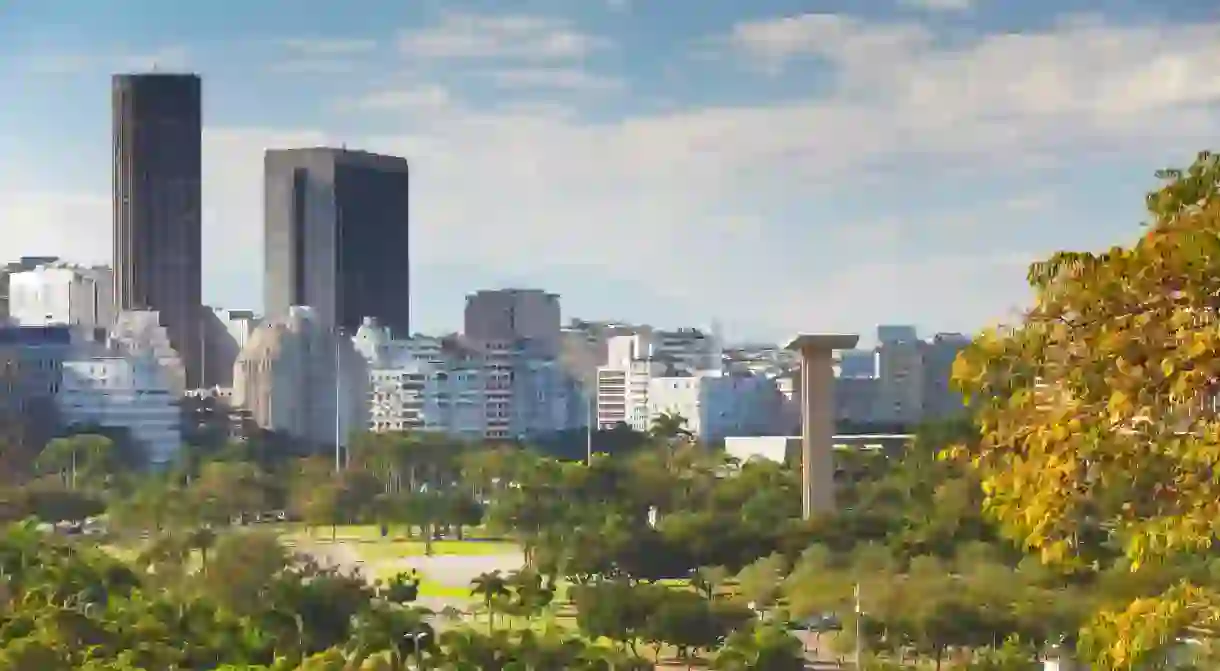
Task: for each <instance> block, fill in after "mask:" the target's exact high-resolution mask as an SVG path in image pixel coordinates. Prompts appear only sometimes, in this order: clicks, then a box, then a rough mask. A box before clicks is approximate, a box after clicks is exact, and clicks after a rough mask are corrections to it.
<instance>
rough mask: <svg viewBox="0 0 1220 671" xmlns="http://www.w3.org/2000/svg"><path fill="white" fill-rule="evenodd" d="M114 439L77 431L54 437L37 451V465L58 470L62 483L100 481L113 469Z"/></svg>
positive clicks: (71, 484) (115, 466)
mask: <svg viewBox="0 0 1220 671" xmlns="http://www.w3.org/2000/svg"><path fill="white" fill-rule="evenodd" d="M116 458H117V455H116V453H115V449H114V443H113V442H112V441H111V440H110V439H109V438H107V437H105V436H99V435H96V434H78V435H74V436H68V437H65V438H56V439H54V440H52V441H50V442H48V443H47V445H46V447H44V448H43V450H42V452H41V453H40V454H39V455H38V467H39V468H41V469H44V470H49V471H52V472H56V473H59V474H60V475H61V477H62V478H63V482H64V484H65V485H66V486H67V487H69V488H71V489H76V487H77V484H78V479H79V481H80V482H81V483H85V484H89V485H100V484H102V483H103V482H104V480H105V479H106V478H107V477H108V476H110V475H113V474H114V472H115V471H116V470H117V464H116Z"/></svg>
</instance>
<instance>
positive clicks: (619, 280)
mask: <svg viewBox="0 0 1220 671" xmlns="http://www.w3.org/2000/svg"><path fill="white" fill-rule="evenodd" d="M306 4H309V3H306ZM613 4H615V6H614V7H611V6H609V5H605V4H601V3H580V4H579V6H575V5H573V4H572V3H559V2H554V1H549V2H536V3H532V4H530V5H528V7H527V6H526V5H525V4H521V3H512V6H511V7H510V8H505V9H501V10H500V11H499V12H492V11H490V10H489V9H488V5H487V4H486V3H483V4H479V3H464V4H461V5H458V4H455V3H447V4H445V5H444V6H443V7H444V9H442V6H441V5H439V4H434V3H422V4H420V5H419V6H413V7H412V8H411V9H409V10H408V9H401V8H394V7H391V6H389V5H388V4H383V3H380V2H372V1H370V2H369V3H368V8H369V11H364V12H338V11H337V10H335V9H333V8H331V7H329V6H328V5H324V4H317V5H309V6H308V7H306V8H301V7H299V6H296V5H294V7H297V8H296V9H295V10H294V11H291V12H289V11H286V9H285V8H286V5H283V4H282V3H277V2H270V3H267V5H266V6H265V7H260V8H259V9H257V10H253V9H252V10H250V11H249V12H246V13H244V14H243V15H242V16H237V17H234V16H231V15H230V14H229V13H228V12H223V11H219V10H216V9H214V8H207V7H190V8H183V9H181V11H179V10H175V11H173V12H172V13H171V12H170V11H169V10H168V9H166V8H164V7H161V6H158V5H155V4H153V3H142V2H136V1H134V0H125V1H121V2H116V3H113V4H112V5H108V6H107V7H106V8H104V10H103V9H102V8H95V7H92V6H88V5H85V4H82V5H80V6H79V7H76V8H75V10H76V11H71V10H67V9H65V8H63V7H62V6H61V7H59V8H54V7H49V6H40V5H38V4H23V5H19V6H16V7H11V8H8V9H6V14H5V23H4V24H3V25H0V36H4V35H7V34H8V33H9V31H12V35H14V36H17V37H18V38H19V39H11V40H0V45H3V46H0V74H2V75H4V76H3V77H2V78H0V79H3V80H4V81H6V82H8V83H7V84H5V85H4V87H5V88H3V89H0V94H2V95H4V96H5V99H6V100H10V101H14V102H13V104H9V105H6V106H5V108H4V109H0V213H2V216H4V217H5V225H6V236H5V239H4V240H0V256H2V257H4V258H16V257H17V256H20V255H22V254H27V255H28V254H58V255H61V256H64V257H65V258H68V259H70V260H74V261H81V262H96V261H102V262H106V261H109V259H107V258H105V254H106V250H108V249H109V248H110V244H109V231H110V206H109V198H108V197H107V194H108V193H109V185H108V184H106V181H107V180H108V179H109V174H110V169H109V165H108V163H107V161H108V152H109V139H108V133H107V132H106V127H107V125H108V120H107V119H106V112H105V110H106V92H105V89H106V86H107V84H108V82H109V75H110V74H111V73H112V72H113V71H121V70H138V69H142V68H147V67H150V66H152V65H157V66H158V68H159V69H161V70H170V69H173V70H177V69H184V70H192V71H199V72H200V73H201V74H202V76H203V77H204V81H205V84H204V87H205V90H206V91H207V92H208V93H207V97H206V98H205V102H204V108H205V113H204V120H205V127H204V184H203V190H204V202H203V220H204V254H203V256H204V296H203V299H204V302H206V303H210V304H216V305H221V306H224V307H231V308H252V309H258V310H260V311H261V310H263V309H264V308H265V306H263V305H262V304H261V303H262V301H261V296H262V291H261V287H262V265H261V258H262V241H261V235H260V231H261V230H262V216H261V212H262V203H261V195H260V194H261V192H262V181H261V156H262V152H263V150H264V149H268V148H284V147H293V146H311V145H323V144H329V145H334V146H338V145H340V144H343V143H346V144H348V145H349V146H351V147H353V148H359V149H367V150H370V151H378V152H384V153H390V154H396V155H401V156H404V157H406V158H407V159H408V160H409V161H411V162H412V165H413V166H418V171H419V179H418V181H417V182H416V185H417V186H418V189H417V190H416V193H417V194H418V199H417V200H416V199H415V196H414V195H413V208H414V212H413V217H412V218H413V220H414V221H416V222H419V226H418V229H417V232H416V238H415V240H414V241H413V242H414V243H415V251H416V253H417V255H418V258H413V259H412V262H413V265H414V266H415V271H414V275H413V285H414V286H415V287H417V288H419V290H418V291H414V292H412V293H413V294H414V295H413V296H412V301H413V303H414V310H413V313H414V314H415V315H418V319H416V320H413V321H414V322H415V324H414V325H413V327H415V326H417V327H418V330H422V331H433V332H435V331H440V330H452V329H453V328H454V327H455V326H456V325H458V324H460V323H461V314H460V313H461V309H462V297H464V296H465V295H466V294H467V293H470V292H472V291H474V290H476V289H479V288H484V287H498V286H506V285H515V286H532V287H539V288H543V289H546V290H548V291H554V292H556V293H559V294H561V295H562V296H563V300H564V306H565V313H566V315H582V316H588V317H607V318H621V319H627V320H631V321H636V322H649V323H661V324H667V325H668V324H707V323H708V322H710V321H711V319H712V318H719V319H720V320H721V321H722V322H723V323H724V325H725V327H726V332H727V334H728V335H729V336H730V337H731V338H732V339H733V340H760V339H762V340H773V341H774V340H779V339H781V337H782V336H783V335H784V334H785V333H787V332H791V331H797V330H808V329H828V330H829V329H834V330H848V331H853V332H860V333H862V334H863V333H866V332H868V331H869V330H871V328H870V325H872V324H877V323H887V322H889V323H913V324H916V325H918V326H919V327H920V330H921V331H923V332H931V331H934V330H964V331H972V330H974V329H976V328H979V327H981V326H984V325H985V323H986V321H988V320H990V319H993V318H998V317H1002V316H1003V315H1004V314H1005V312H1006V311H1007V309H1008V308H1009V306H1011V305H1013V304H1015V303H1017V302H1019V301H1021V300H1022V297H1023V296H1024V294H1025V290H1024V288H1023V282H1022V278H1023V275H1024V272H1023V268H1022V265H1023V264H1024V263H1025V262H1027V261H1031V260H1034V259H1035V258H1037V257H1038V256H1040V255H1045V254H1047V253H1049V252H1051V251H1053V250H1055V249H1059V248H1071V249H1075V248H1098V247H1104V246H1108V245H1109V244H1113V243H1119V242H1123V241H1126V240H1129V239H1131V238H1132V237H1134V236H1135V235H1137V234H1138V231H1139V229H1138V225H1137V223H1138V221H1139V220H1140V219H1141V218H1142V210H1141V203H1140V195H1141V194H1142V192H1143V191H1145V190H1147V189H1149V188H1151V187H1152V186H1153V185H1154V183H1155V180H1154V178H1153V176H1152V172H1153V171H1154V170H1155V169H1156V168H1159V167H1163V166H1164V165H1170V164H1182V163H1185V162H1186V161H1188V160H1189V158H1190V156H1191V155H1192V154H1193V152H1194V151H1196V150H1198V149H1201V148H1204V147H1206V146H1207V144H1208V143H1209V142H1211V141H1213V140H1214V138H1215V137H1218V136H1220V123H1218V119H1217V113H1216V109H1215V101H1216V100H1217V98H1220V87H1217V86H1213V85H1211V83H1212V82H1214V81H1215V75H1214V71H1213V70H1212V69H1209V68H1208V67H1207V64H1208V63H1214V62H1216V60H1217V59H1218V58H1220V54H1218V53H1217V50H1218V49H1220V47H1217V46H1216V42H1215V40H1213V39H1212V37H1214V35H1215V34H1216V30H1217V27H1218V26H1217V25H1216V24H1214V23H1207V22H1206V21H1204V20H1203V19H1205V18H1206V17H1204V15H1203V14H1202V12H1203V10H1205V7H1204V6H1203V5H1202V4H1201V3H1177V4H1176V5H1175V6H1174V7H1173V8H1166V9H1161V10H1158V12H1157V13H1151V10H1147V9H1143V10H1137V9H1135V8H1133V7H1132V6H1128V5H1124V6H1122V7H1119V8H1112V9H1111V10H1110V11H1108V12H1098V11H1094V12H1093V15H1092V16H1091V17H1081V16H1080V15H1079V14H1080V12H1081V11H1084V10H1090V9H1092V10H1096V9H1097V8H1096V7H1095V5H1096V4H1097V3H1084V2H1069V3H1057V4H1056V7H1058V8H1059V9H1057V10H1051V9H1049V7H1050V5H1049V3H1040V2H1032V3H1021V4H1020V5H1017V4H1014V3H1009V2H978V3H969V2H958V3H943V2H941V3H925V4H928V5H933V4H935V5H939V6H941V7H948V6H949V5H951V4H952V5H957V6H965V9H961V10H958V11H952V10H951V9H944V10H942V11H939V12H938V11H932V10H930V9H927V8H919V7H916V6H914V5H917V4H919V3H916V2H913V1H912V2H906V3H899V2H894V3H889V2H878V3H870V4H869V6H868V7H866V8H862V9H857V10H855V11H856V13H854V14H849V13H847V12H846V11H839V12H837V13H836V12H835V11H834V10H835V8H834V7H832V6H829V5H828V6H827V7H826V8H825V11H826V12H827V13H826V14H822V15H801V14H800V12H801V10H802V9H803V10H805V11H808V7H807V6H804V7H802V6H800V5H799V3H795V2H786V1H778V0H775V1H770V2H760V3H755V4H752V5H751V7H750V8H749V9H746V8H744V7H742V6H741V5H740V4H730V3H725V2H709V3H701V4H700V7H701V8H705V10H706V11H702V12H695V13H689V12H687V13H682V12H676V13H675V14H674V15H673V16H671V15H669V14H667V13H666V12H665V11H663V10H661V9H659V8H658V6H657V5H656V4H655V3H651V2H633V3H613ZM971 4H973V6H970V5H971ZM690 6H691V5H676V6H675V5H667V7H671V8H673V7H678V8H683V7H684V8H689V7H690ZM845 6H846V5H844V6H843V7H845ZM840 8H842V7H840ZM527 9H529V10H530V12H531V13H529V14H526V13H525V12H526V10H527ZM675 19H682V20H681V21H677V20H675ZM1192 21H1193V23H1192ZM35 24H38V25H37V28H35ZM1017 31H1020V32H1024V33H1026V35H1023V36H1018V35H1014V34H1011V33H1013V32H1017ZM86 33H88V34H95V33H100V34H105V35H107V36H108V37H107V39H106V40H104V41H103V42H102V46H100V47H96V48H90V49H89V50H84V47H82V46H81V45H84V44H94V43H96V41H88V40H82V39H81V36H82V35H84V34H86ZM1030 59H1035V60H1036V61H1037V62H1036V63H1031V62H1030ZM1034 66H1037V67H1034ZM1158 68H1159V69H1158ZM1196 68H1200V69H1196ZM979 72H982V73H986V75H985V76H980V75H978V74H972V73H979ZM1048 72H1049V73H1052V75H1049V76H1048V75H1046V74H1045V73H1048ZM1035 73H1043V74H1042V75H1040V76H1039V75H1036V74H1035ZM1175 73H1177V74H1175ZM1181 82H1190V83H1191V84H1190V85H1189V86H1185V85H1182V84H1181ZM996 119H1003V122H1002V123H997V122H996ZM998 156H1003V157H1004V159H1003V160H1002V161H1001V160H997V157H998ZM877 193H884V194H885V197H882V198H878V197H877V196H876V194H877ZM1113 193H1120V194H1121V195H1120V196H1119V197H1118V198H1115V197H1113V196H1112V195H1111V194H1113ZM8 231H12V233H8ZM99 255H100V256H99ZM781 268H782V269H785V272H786V273H787V274H788V275H789V277H782V276H780V275H779V274H778V272H777V271H778V269H781ZM413 330H414V328H413Z"/></svg>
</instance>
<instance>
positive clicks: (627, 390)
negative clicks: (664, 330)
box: [597, 334, 670, 431]
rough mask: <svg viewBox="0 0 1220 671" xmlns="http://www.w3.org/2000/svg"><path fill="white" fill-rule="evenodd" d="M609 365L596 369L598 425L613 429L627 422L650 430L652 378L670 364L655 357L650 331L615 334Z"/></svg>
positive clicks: (610, 341) (608, 345) (608, 347)
mask: <svg viewBox="0 0 1220 671" xmlns="http://www.w3.org/2000/svg"><path fill="white" fill-rule="evenodd" d="M606 359H607V362H606V365H604V366H601V367H599V368H598V369H597V425H598V428H601V429H611V428H614V426H616V425H617V424H620V423H623V424H627V425H628V426H630V427H631V428H633V429H635V430H636V431H647V430H648V425H649V422H650V415H649V411H648V389H649V381H651V380H652V378H654V377H659V376H661V375H665V374H666V373H668V372H669V371H670V367H668V366H666V365H665V364H663V363H661V362H659V361H656V360H655V359H654V357H653V341H652V338H651V337H650V336H649V335H647V334H636V335H620V336H613V337H611V338H609V339H608V340H607V341H606Z"/></svg>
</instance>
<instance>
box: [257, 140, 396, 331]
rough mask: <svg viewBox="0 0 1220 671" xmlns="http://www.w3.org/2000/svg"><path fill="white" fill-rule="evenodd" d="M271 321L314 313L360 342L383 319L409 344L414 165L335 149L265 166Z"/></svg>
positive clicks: (275, 159) (285, 156)
mask: <svg viewBox="0 0 1220 671" xmlns="http://www.w3.org/2000/svg"><path fill="white" fill-rule="evenodd" d="M263 167H264V189H265V194H264V207H265V212H264V216H265V221H264V226H265V229H264V233H265V252H264V253H265V255H266V257H265V265H264V273H265V280H264V291H265V292H266V296H265V300H264V306H265V308H266V311H267V317H269V318H271V319H284V318H285V317H287V316H288V308H289V307H292V306H294V305H308V306H310V307H312V308H313V309H314V310H316V311H317V313H318V315H319V316H320V317H321V319H322V320H323V321H324V322H325V323H326V324H327V325H328V326H330V327H331V328H336V329H342V330H344V331H348V332H353V331H355V330H356V329H357V328H358V327H359V326H360V323H361V320H362V319H363V318H364V317H376V318H377V320H378V321H379V322H380V323H381V324H383V325H385V326H387V327H389V329H390V332H391V333H393V334H395V335H396V336H398V337H406V336H408V335H410V331H409V318H410V296H411V294H410V263H409V252H410V249H409V248H410V241H409V237H410V236H409V221H410V213H409V208H408V205H409V198H408V196H409V188H410V179H409V171H408V164H407V160H406V159H404V158H399V157H396V156H382V155H379V154H372V153H369V152H363V151H352V150H347V149H332V148H325V147H319V148H308V149H281V150H272V151H268V152H267V154H266V156H265V158H264V165H263Z"/></svg>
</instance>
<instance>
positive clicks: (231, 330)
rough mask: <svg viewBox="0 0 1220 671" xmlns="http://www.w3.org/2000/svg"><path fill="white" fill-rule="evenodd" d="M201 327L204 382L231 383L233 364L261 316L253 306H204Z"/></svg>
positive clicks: (229, 385) (226, 385) (223, 385)
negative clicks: (252, 308) (245, 307)
mask: <svg viewBox="0 0 1220 671" xmlns="http://www.w3.org/2000/svg"><path fill="white" fill-rule="evenodd" d="M202 314H203V324H202V328H201V331H202V333H203V341H204V359H203V369H204V382H205V384H206V386H207V387H209V388H210V387H231V386H232V385H233V364H235V363H237V357H238V356H239V355H240V354H241V351H242V348H244V347H245V346H246V343H248V342H250V338H251V337H253V335H254V330H255V329H256V328H258V325H259V323H260V321H261V319H260V318H259V317H258V315H256V314H254V311H253V310H228V309H225V308H217V307H210V306H208V307H205V308H204V309H203V312H202Z"/></svg>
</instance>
